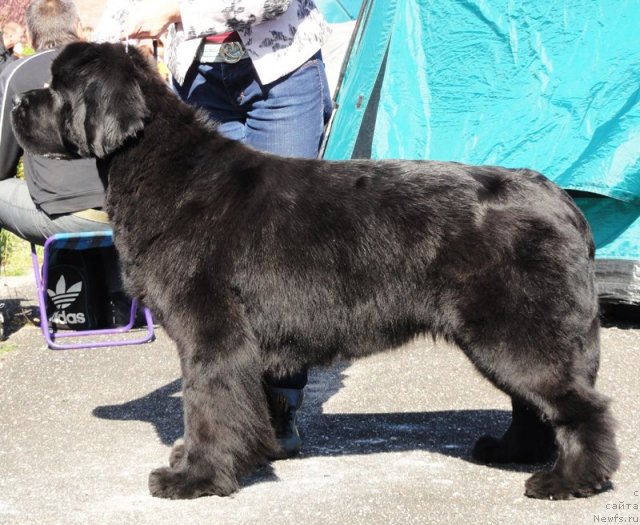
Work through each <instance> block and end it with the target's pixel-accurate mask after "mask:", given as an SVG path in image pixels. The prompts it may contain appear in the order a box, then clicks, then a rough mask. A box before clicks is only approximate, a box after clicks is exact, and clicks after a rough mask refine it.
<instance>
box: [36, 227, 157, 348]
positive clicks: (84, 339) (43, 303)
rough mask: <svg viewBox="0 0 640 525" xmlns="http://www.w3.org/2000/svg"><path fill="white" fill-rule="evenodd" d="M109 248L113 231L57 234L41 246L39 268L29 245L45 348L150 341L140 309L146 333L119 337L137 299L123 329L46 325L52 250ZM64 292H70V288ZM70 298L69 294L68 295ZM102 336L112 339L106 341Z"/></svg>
mask: <svg viewBox="0 0 640 525" xmlns="http://www.w3.org/2000/svg"><path fill="white" fill-rule="evenodd" d="M111 246H113V232H111V231H101V232H81V233H57V234H55V235H52V236H51V237H49V238H48V239H47V240H46V242H45V244H44V251H43V256H42V266H40V263H39V260H38V254H37V253H36V247H35V245H34V244H32V245H31V258H32V260H33V270H34V273H35V277H36V287H37V293H38V306H39V309H40V329H41V330H42V334H43V335H44V338H45V340H46V341H47V345H48V346H49V348H51V349H53V350H71V349H77V348H100V347H106V346H122V345H138V344H142V343H147V342H149V341H153V339H154V337H155V336H154V329H153V319H152V317H151V312H150V311H149V309H148V308H146V307H144V309H143V312H144V319H145V323H146V331H145V332H144V333H143V335H142V336H141V335H140V333H139V331H136V332H134V333H132V334H128V335H127V337H124V336H123V335H122V334H127V332H129V331H130V330H131V329H132V328H133V325H134V322H135V318H136V312H137V300H136V299H133V300H132V301H131V309H130V314H129V322H128V324H127V325H125V326H118V327H115V328H102V329H92V330H83V331H79V330H65V331H55V332H54V331H53V330H52V327H51V325H50V321H49V317H50V315H49V314H48V313H47V290H48V288H47V280H48V277H49V261H50V255H51V253H52V251H53V250H54V249H66V250H87V249H90V248H109V247H111ZM68 292H72V290H71V289H69V290H68ZM69 295H70V296H72V295H73V293H71V294H69ZM69 300H71V299H69ZM104 336H113V337H110V338H106V337H104ZM68 337H73V338H78V339H80V341H79V342H70V343H63V342H57V340H58V339H62V338H68Z"/></svg>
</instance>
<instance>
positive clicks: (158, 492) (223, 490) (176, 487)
mask: <svg viewBox="0 0 640 525" xmlns="http://www.w3.org/2000/svg"><path fill="white" fill-rule="evenodd" d="M237 490H238V486H237V484H235V483H233V482H229V483H219V482H216V480H215V479H214V475H213V474H212V475H211V477H201V476H193V475H192V474H191V473H190V471H189V470H179V469H172V468H167V467H163V468H159V469H156V470H154V471H152V472H151V474H149V492H150V493H151V495H152V496H154V497H156V498H166V499H195V498H199V497H202V496H212V495H215V496H229V495H230V494H232V493H234V492H235V491H237Z"/></svg>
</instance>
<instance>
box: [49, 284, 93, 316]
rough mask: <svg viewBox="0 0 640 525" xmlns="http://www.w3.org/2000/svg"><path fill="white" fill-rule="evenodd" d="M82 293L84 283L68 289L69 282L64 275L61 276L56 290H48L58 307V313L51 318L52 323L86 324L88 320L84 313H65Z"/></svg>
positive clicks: (52, 300)
mask: <svg viewBox="0 0 640 525" xmlns="http://www.w3.org/2000/svg"><path fill="white" fill-rule="evenodd" d="M81 292H82V281H80V282H78V283H76V284H74V285H72V286H70V287H69V288H67V281H66V279H65V278H64V275H61V276H60V278H59V279H58V282H57V283H56V289H55V290H49V289H47V294H48V295H49V298H50V299H51V302H52V303H53V304H54V306H55V307H56V312H55V313H54V314H53V316H51V321H52V322H57V323H64V324H68V325H72V324H79V323H84V322H85V321H86V319H85V316H84V314H83V313H82V312H78V313H74V312H69V313H67V312H65V311H64V310H65V309H67V308H69V306H71V305H72V304H73V303H74V302H75V300H76V299H77V298H78V296H79V295H80V293H81Z"/></svg>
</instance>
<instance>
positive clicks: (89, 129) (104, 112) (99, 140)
mask: <svg viewBox="0 0 640 525" xmlns="http://www.w3.org/2000/svg"><path fill="white" fill-rule="evenodd" d="M84 102H85V109H86V112H85V122H84V128H85V134H86V137H87V145H88V147H89V149H90V150H91V153H92V154H93V155H95V156H96V157H98V158H101V157H104V156H106V155H108V154H109V153H111V152H113V151H114V150H116V149H117V148H118V147H120V146H122V145H123V144H124V143H125V142H126V140H127V139H128V138H130V137H135V136H136V135H137V134H138V133H139V132H140V131H141V130H142V129H143V127H144V123H145V119H146V118H147V117H148V115H149V111H148V109H147V105H146V103H145V99H144V95H143V93H142V89H141V88H140V85H139V84H138V82H136V81H135V80H134V79H118V80H117V81H115V80H113V79H111V81H107V82H102V81H100V80H97V81H96V82H92V83H90V84H89V85H88V86H87V89H86V91H85V92H84Z"/></svg>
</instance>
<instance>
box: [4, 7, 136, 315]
mask: <svg viewBox="0 0 640 525" xmlns="http://www.w3.org/2000/svg"><path fill="white" fill-rule="evenodd" d="M26 24H27V37H28V39H29V40H30V43H31V46H32V47H33V49H35V51H36V53H35V54H34V55H32V56H28V57H24V58H21V59H19V60H15V61H13V62H11V63H10V64H8V65H7V67H6V68H5V69H4V70H3V71H2V72H1V73H0V104H1V105H0V229H6V230H8V231H10V232H12V233H14V234H15V235H17V236H18V237H21V238H23V239H25V240H27V241H29V242H32V243H35V244H44V242H45V241H46V239H47V238H48V237H50V236H51V235H53V234H55V233H69V232H71V233H77V232H84V231H105V230H111V225H110V224H109V222H108V218H107V215H106V213H105V212H104V211H102V206H103V203H104V198H105V189H104V188H105V186H104V184H103V183H102V181H101V179H100V176H99V174H98V169H97V167H96V162H95V160H94V159H80V160H58V159H50V158H45V157H41V156H36V155H30V154H28V153H25V152H23V151H22V149H21V148H20V146H19V145H18V143H17V141H16V138H15V136H14V134H13V129H12V127H11V110H12V108H13V99H14V97H16V96H19V95H20V94H21V93H23V92H25V91H29V90H31V89H36V88H41V87H43V86H44V85H45V84H46V83H47V82H48V81H49V79H50V67H51V62H52V61H53V59H54V58H55V57H56V55H57V54H58V52H59V49H60V48H61V47H62V46H63V45H64V44H67V43H69V42H73V41H76V40H80V39H81V38H80V36H79V35H80V27H81V26H80V17H79V14H78V10H77V8H76V6H75V4H74V3H73V1H72V0H32V1H31V2H30V3H29V5H28V7H27V10H26ZM20 158H22V159H23V164H24V180H22V179H18V178H16V174H17V168H18V163H19V161H20ZM102 263H103V266H104V267H105V268H106V269H107V273H106V276H105V278H106V285H107V288H108V295H109V299H108V300H109V306H108V308H109V309H110V313H109V314H108V315H109V316H110V319H109V323H110V324H114V325H123V324H126V323H127V321H128V318H129V305H130V300H129V299H128V298H127V297H126V295H125V294H124V293H123V292H122V282H121V280H120V272H119V267H118V262H117V257H116V255H115V253H114V252H113V251H110V250H106V251H103V260H102Z"/></svg>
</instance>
